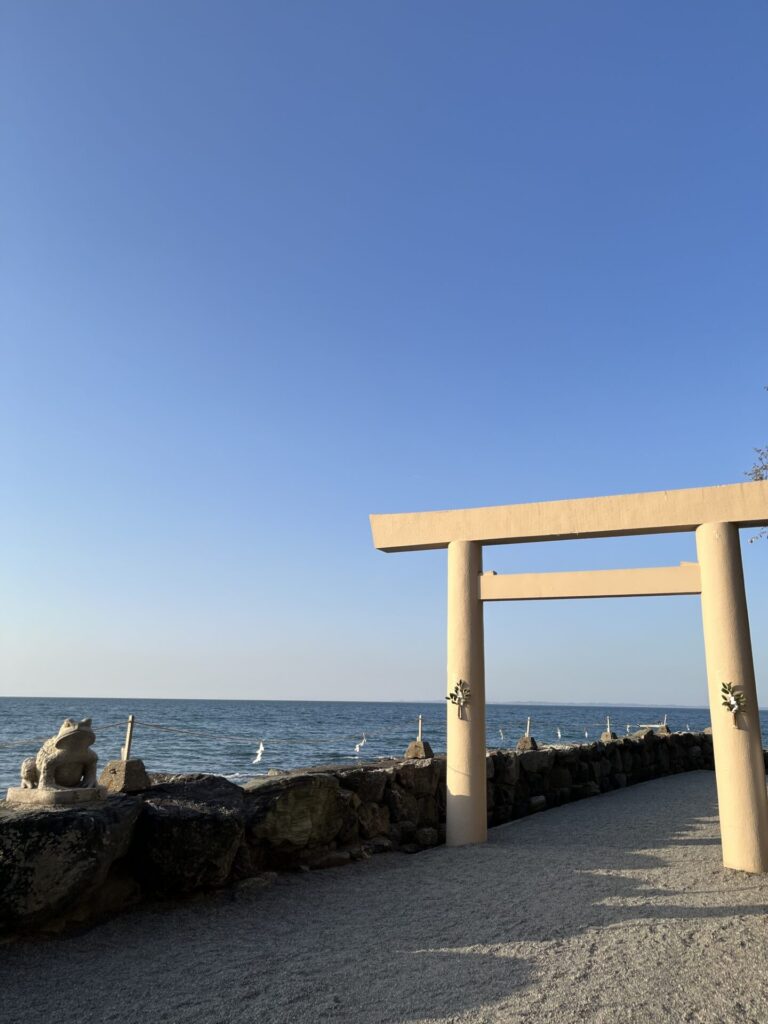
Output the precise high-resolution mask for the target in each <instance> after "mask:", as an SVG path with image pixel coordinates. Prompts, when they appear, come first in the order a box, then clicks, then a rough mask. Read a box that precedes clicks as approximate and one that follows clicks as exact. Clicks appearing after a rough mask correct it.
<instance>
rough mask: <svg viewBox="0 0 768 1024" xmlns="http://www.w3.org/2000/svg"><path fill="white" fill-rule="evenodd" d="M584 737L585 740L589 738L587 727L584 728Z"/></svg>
mask: <svg viewBox="0 0 768 1024" xmlns="http://www.w3.org/2000/svg"><path fill="white" fill-rule="evenodd" d="M584 739H585V740H588V739H589V730H588V729H585V730H584Z"/></svg>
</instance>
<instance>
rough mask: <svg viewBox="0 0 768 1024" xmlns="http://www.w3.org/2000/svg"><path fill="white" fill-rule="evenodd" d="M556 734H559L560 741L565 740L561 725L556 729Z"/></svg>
mask: <svg viewBox="0 0 768 1024" xmlns="http://www.w3.org/2000/svg"><path fill="white" fill-rule="evenodd" d="M556 732H557V738H558V739H559V740H561V739H562V738H563V734H562V733H561V732H560V726H559V725H558V727H557V729H556Z"/></svg>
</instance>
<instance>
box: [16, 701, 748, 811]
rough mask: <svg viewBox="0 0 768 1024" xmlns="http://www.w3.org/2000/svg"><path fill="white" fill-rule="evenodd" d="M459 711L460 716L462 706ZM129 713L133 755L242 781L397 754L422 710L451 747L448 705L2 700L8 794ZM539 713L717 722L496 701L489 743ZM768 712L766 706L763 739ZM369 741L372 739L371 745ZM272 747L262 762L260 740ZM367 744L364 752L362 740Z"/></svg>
mask: <svg viewBox="0 0 768 1024" xmlns="http://www.w3.org/2000/svg"><path fill="white" fill-rule="evenodd" d="M450 710H451V713H452V714H456V711H455V709H454V708H451V709H450ZM129 714H133V715H134V716H135V719H136V724H135V727H134V734H133V744H132V750H131V754H132V756H134V757H140V758H141V759H142V760H143V761H144V763H145V765H146V766H147V769H148V770H149V771H162V772H213V773H216V774H219V775H225V776H226V777H227V778H229V779H232V780H233V781H235V782H245V781H246V780H247V779H250V778H253V777H254V776H257V775H263V774H265V773H266V772H268V771H269V769H270V768H280V769H286V768H301V767H306V766H309V765H313V764H354V763H355V762H357V761H367V760H375V759H376V758H378V757H398V756H401V755H402V754H403V753H404V752H405V748H406V747H407V745H408V743H409V742H410V741H411V740H412V739H415V737H416V730H417V720H418V716H419V715H420V714H421V715H422V716H423V722H424V737H425V739H427V740H429V742H430V743H431V744H432V748H433V750H434V751H435V753H439V752H443V751H444V750H445V720H446V705H445V703H444V702H443V703H436V702H428V701H424V702H421V703H415V702H414V703H399V702H397V703H396V702H374V701H359V702H358V701H277V700H275V701H269V700H266V701H262V700H242V701H241V700H132V699H131V700H128V699H109V698H91V697H89V698H85V697H83V698H81V697H72V698H69V697H3V698H0V793H4V791H5V789H6V788H7V787H8V786H12V785H17V784H18V778H19V766H20V764H21V762H22V760H23V759H24V758H25V757H29V756H32V755H34V754H35V753H36V752H37V750H38V748H39V746H40V744H41V743H42V741H43V740H44V739H46V738H47V737H48V736H51V735H53V734H54V733H55V732H56V731H57V730H58V727H59V726H60V725H61V722H62V721H63V720H64V719H65V718H76V719H81V718H92V719H93V724H94V729H95V732H96V743H95V744H94V749H95V750H96V752H97V753H98V755H99V765H100V766H103V765H104V764H105V763H106V762H107V761H110V760H113V759H115V758H118V757H119V756H120V747H121V745H122V743H123V740H124V736H125V725H126V720H127V718H128V715H129ZM529 715H530V716H531V719H532V727H531V733H532V735H533V736H535V737H536V739H537V740H538V741H539V742H540V743H555V742H558V736H557V730H558V729H559V730H560V742H563V743H568V742H570V743H579V742H581V743H584V742H586V741H587V740H590V741H591V740H596V739H599V737H600V733H601V732H602V731H603V729H604V728H605V718H606V715H610V716H611V728H612V729H613V731H614V732H615V733H616V734H617V735H619V736H620V735H623V734H625V733H626V731H627V726H629V727H630V728H632V729H634V728H636V727H637V726H638V725H641V724H645V723H653V722H660V721H663V719H664V715H667V721H668V724H669V726H670V728H671V729H672V730H683V729H688V728H689V727H690V729H692V730H699V729H703V728H704V727H705V726H708V725H709V724H710V722H709V711H708V710H707V709H705V708H676V707H675V708H673V707H670V708H664V707H657V706H647V707H637V706H631V707H621V706H616V705H613V706H611V705H602V704H601V705H571V704H489V705H488V707H487V737H488V739H487V743H488V747H489V748H495V747H514V745H515V743H516V742H517V740H518V739H519V737H520V736H521V735H522V733H523V732H524V731H525V725H526V719H527V718H528V716H529ZM767 725H768V714H766V713H763V721H762V727H763V745H764V746H765V745H766V726H767ZM363 738H365V742H364V743H362V740H363ZM262 743H263V744H264V749H263V752H262V755H261V758H260V760H259V761H258V763H254V761H256V759H257V756H258V751H259V747H260V745H261V744H262ZM358 744H360V747H359V750H358V751H357V752H356V751H355V746H356V745H358Z"/></svg>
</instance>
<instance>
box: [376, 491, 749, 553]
mask: <svg viewBox="0 0 768 1024" xmlns="http://www.w3.org/2000/svg"><path fill="white" fill-rule="evenodd" d="M703 523H733V524H734V525H735V526H738V527H742V526H767V525H768V480H757V481H753V482H751V483H744V484H724V485H722V486H719V487H694V488H689V489H686V490H675V491H648V492H643V493H640V494H613V495H609V496H608V497H604V498H573V499H570V500H567V501H541V502H533V503H530V504H525V505H491V506H488V507H486V508H464V509H453V510H448V511H443V512H403V513H397V514H393V515H372V516H371V531H372V533H373V545H374V547H376V548H378V549H379V550H381V551H419V550H427V549H429V548H444V547H447V546H448V544H450V543H451V541H456V540H463V541H479V542H480V543H481V544H519V543H521V542H524V541H543V540H576V539H578V538H586V537H622V536H630V535H633V534H643V533H681V532H685V531H691V530H695V529H696V528H697V527H699V526H701V525H702V524H703Z"/></svg>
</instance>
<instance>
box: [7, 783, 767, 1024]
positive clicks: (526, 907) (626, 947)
mask: <svg viewBox="0 0 768 1024" xmlns="http://www.w3.org/2000/svg"><path fill="white" fill-rule="evenodd" d="M246 889H247V891H245V890H243V891H241V892H239V893H237V894H235V893H232V892H228V893H222V894H219V895H216V896H213V897H207V898H205V899H202V900H199V901H196V902H194V903H189V904H184V905H175V906H154V907H151V908H143V909H140V910H136V911H133V912H131V913H126V914H123V915H122V916H120V917H117V918H115V919H113V920H111V921H109V922H108V923H106V924H103V925H100V926H99V927H96V928H92V929H91V930H90V931H88V932H85V933H81V934H78V935H73V936H70V937H67V938H64V939H54V940H44V941H43V940H38V941H35V942H25V943H22V944H15V945H11V946H6V947H3V948H0V1020H2V1021H3V1024H38V1022H40V1021H50V1022H55V1024H111V1022H120V1024H133V1022H141V1024H159V1022H173V1024H176V1022H179V1024H181V1022H184V1024H192V1022H194V1024H202V1022H205V1024H219V1022H222V1024H223V1022H238V1024H241V1022H243V1024H244V1022H248V1024H256V1022H259V1024H283V1022H285V1024H288V1022H295V1024H303V1022H312V1024H315V1022H318V1021H339V1022H344V1024H395V1022H406V1021H407V1022H409V1024H416V1022H420V1024H426V1022H430V1024H432V1022H441V1024H445V1022H449V1021H450V1022H473V1024H479V1022H483V1024H485V1022H492V1021H494V1022H495V1021H514V1022H519V1021H520V1022H523V1021H524V1022H529V1024H539V1022H542V1024H543V1022H557V1024H570V1022H575V1021H580V1022H581V1021H586V1022H595V1024H602V1022H605V1024H630V1022H638V1024H650V1022H670V1024H672V1022H674V1024H685V1022H707V1024H730V1022H754V1024H768V917H766V903H767V902H768V876H766V877H756V876H751V875H744V874H740V873H736V872H726V871H724V870H723V868H722V866H721V862H720V846H719V840H718V827H717V818H716V803H715V792H714V776H713V774H712V773H710V772H695V773H691V774H687V775H678V776H674V777H672V778H667V779H660V780H658V781H656V782H649V783H645V784H644V785H640V786H634V787H632V788H630V789H626V790H620V791H617V792H614V793H610V794H608V795H606V796H602V797H597V798H594V799H591V800H585V801H582V802H580V803H576V804H569V805H568V806H566V807H562V808H559V809H557V810H552V811H547V812H546V813H545V814H539V815H536V816H535V817H532V818H526V819H524V820H522V821H519V822H513V823H512V824H510V825H505V826H502V827H501V828H497V829H493V830H492V832H491V834H490V840H489V842H488V844H487V845H485V846H479V847H468V848H464V849H447V848H444V847H443V848H440V849H437V850H433V851H430V852H427V853H422V854H419V855H417V856H412V857H408V856H403V855H398V854H389V855H381V856H379V857H376V858H374V859H372V860H369V861H367V862H362V863H359V864H356V865H352V866H350V867H344V868H337V869H335V870H330V871H318V872H313V873H311V874H302V875H288V876H282V877H280V878H279V879H278V880H277V881H276V882H275V883H274V884H272V885H271V886H269V887H267V888H264V889H262V890H258V889H255V888H254V887H253V886H251V887H250V888H248V887H246Z"/></svg>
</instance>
